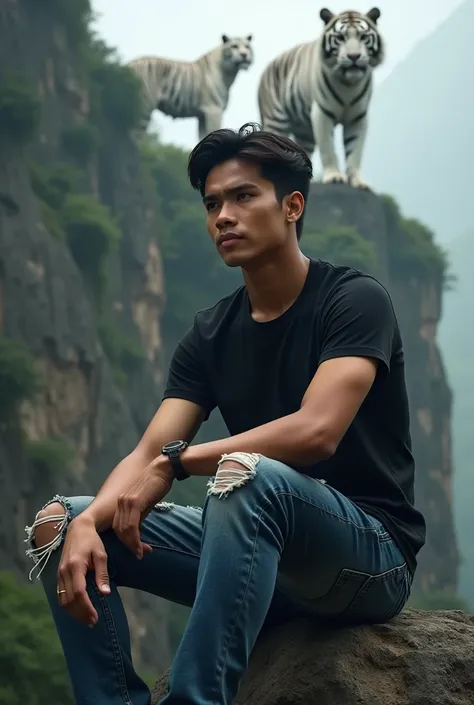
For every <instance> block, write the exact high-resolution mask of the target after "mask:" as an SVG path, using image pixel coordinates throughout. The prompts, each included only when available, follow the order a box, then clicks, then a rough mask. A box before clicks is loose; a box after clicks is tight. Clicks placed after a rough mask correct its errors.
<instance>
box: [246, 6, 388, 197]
mask: <svg viewBox="0 0 474 705" xmlns="http://www.w3.org/2000/svg"><path fill="white" fill-rule="evenodd" d="M320 16H321V19H322V20H323V21H324V23H325V27H324V30H323V33H322V35H321V37H319V38H318V39H317V40H315V41H312V42H306V43H304V44H299V45H298V46H296V47H294V48H293V49H290V50H289V51H287V52H285V53H283V54H281V55H280V56H278V57H276V58H275V59H274V60H273V61H272V62H271V63H270V64H269V65H268V66H267V68H266V69H265V71H264V72H263V74H262V76H261V79H260V85H259V90H258V103H259V109H260V121H261V123H262V127H263V128H264V129H265V130H268V131H270V132H273V133H276V134H280V135H285V136H291V137H293V139H294V140H295V141H296V142H297V143H298V144H299V145H300V146H301V147H302V148H303V149H304V150H305V151H306V153H307V154H308V155H309V156H310V157H311V156H312V154H313V152H314V149H315V146H317V148H318V150H319V153H320V158H321V163H322V167H323V176H322V179H323V182H324V183H330V182H349V183H350V184H351V185H352V186H354V187H358V188H368V184H366V183H365V182H364V181H363V179H362V178H361V176H360V165H361V161H362V154H363V149H364V143H365V138H366V134H367V125H368V118H367V113H368V109H369V105H370V100H371V96H372V80H373V78H372V70H373V69H374V68H375V67H377V66H379V65H380V64H381V63H382V61H383V59H384V44H383V40H382V37H381V35H380V33H379V31H378V28H377V20H378V18H379V17H380V10H378V8H373V9H372V10H370V11H369V12H368V13H367V14H366V15H364V14H362V13H360V12H353V11H347V12H341V13H340V14H337V15H334V14H333V13H332V12H331V11H330V10H327V9H322V10H321V12H320ZM337 124H342V126H343V133H344V149H345V156H346V173H345V174H343V173H342V172H341V171H340V169H339V165H338V160H337V154H336V151H335V147H334V128H335V126H336V125H337Z"/></svg>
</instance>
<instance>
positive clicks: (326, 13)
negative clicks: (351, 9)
mask: <svg viewBox="0 0 474 705" xmlns="http://www.w3.org/2000/svg"><path fill="white" fill-rule="evenodd" d="M319 16H320V17H321V19H322V21H323V22H324V24H328V22H330V21H331V20H332V18H333V17H334V13H333V12H331V10H328V9H327V8H326V7H323V9H322V10H321V12H320V13H319Z"/></svg>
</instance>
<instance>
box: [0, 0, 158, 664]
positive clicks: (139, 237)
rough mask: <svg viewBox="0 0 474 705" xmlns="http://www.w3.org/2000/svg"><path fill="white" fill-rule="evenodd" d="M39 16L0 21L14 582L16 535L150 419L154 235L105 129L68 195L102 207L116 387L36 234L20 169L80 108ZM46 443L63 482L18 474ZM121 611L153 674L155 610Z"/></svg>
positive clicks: (68, 281) (80, 120)
mask: <svg viewBox="0 0 474 705" xmlns="http://www.w3.org/2000/svg"><path fill="white" fill-rule="evenodd" d="M40 5H41V7H40ZM52 7H54V4H51V6H50V7H45V5H44V3H40V4H38V3H33V2H29V1H28V0H21V1H20V0H19V1H18V2H16V3H7V4H6V5H5V4H3V5H2V9H1V10H0V66H1V72H2V73H1V74H0V79H1V82H0V88H1V87H3V86H4V85H5V83H6V82H7V80H8V78H9V76H11V75H22V76H27V77H28V79H29V81H30V83H31V84H32V86H33V88H36V90H37V91H38V93H39V96H40V103H41V111H40V120H39V126H38V130H37V137H36V139H34V140H33V141H32V142H31V143H30V144H29V145H28V146H27V147H24V146H23V145H22V144H20V143H18V142H17V141H16V140H15V139H12V137H11V135H10V134H9V133H8V131H6V130H3V131H2V129H1V128H0V333H1V335H2V336H5V337H6V338H8V339H15V340H20V341H24V342H25V343H26V345H27V348H28V349H29V351H30V352H31V354H32V355H33V356H34V360H35V365H36V368H37V370H38V371H39V372H40V373H41V375H42V378H43V386H42V389H41V391H40V393H39V394H37V395H36V396H35V397H34V399H32V400H31V401H23V402H22V404H21V405H20V415H19V418H20V423H15V420H13V421H7V422H4V423H3V424H2V426H1V430H0V485H1V487H2V492H1V505H2V507H1V512H0V568H2V569H4V568H8V569H14V570H16V571H18V572H21V574H22V575H26V574H27V570H28V569H29V568H30V567H31V564H30V562H29V561H28V562H26V561H25V558H24V548H25V546H24V544H23V539H24V526H25V525H26V524H31V521H32V517H33V514H34V512H35V511H36V510H37V509H38V508H39V507H40V506H41V504H42V503H43V502H45V501H46V500H47V499H49V498H50V497H51V495H52V494H53V493H55V492H58V493H63V494H71V493H74V494H78V493H80V494H93V493H94V492H95V491H96V490H97V489H98V487H99V486H100V485H101V484H102V482H103V480H104V479H105V477H106V476H107V474H108V473H109V472H110V471H111V469H112V468H113V467H114V466H115V465H116V464H117V463H118V462H119V461H120V460H121V459H122V458H123V457H124V456H125V455H126V454H127V453H128V452H130V450H132V448H133V447H134V445H135V443H136V441H137V439H138V437H139V435H141V433H142V432H143V430H144V428H145V425H146V424H147V423H148V422H149V420H150V419H151V417H152V415H153V413H154V411H155V410H156V407H157V403H158V402H159V399H160V385H161V381H162V373H163V366H162V362H161V355H162V349H161V348H162V345H161V337H160V326H159V319H160V314H161V310H162V307H163V302H164V290H163V276H162V265H161V258H160V253H159V250H158V247H157V244H156V232H157V230H158V227H159V226H158V224H157V221H156V213H155V206H154V197H153V196H152V194H151V192H150V188H149V184H148V183H147V181H146V179H145V178H144V176H143V174H142V168H141V162H140V158H139V155H138V153H137V150H136V148H135V146H134V145H133V144H132V142H131V141H130V140H129V138H128V137H127V136H126V134H125V132H122V133H120V132H119V131H117V130H115V131H114V128H113V126H112V127H111V128H110V130H109V132H108V133H103V134H102V140H101V144H100V148H99V149H98V150H97V153H96V154H95V155H94V158H92V159H91V160H90V163H89V164H87V166H86V167H85V168H84V169H83V171H82V172H81V179H82V183H81V187H82V190H83V191H85V192H88V193H89V194H92V195H94V196H96V197H97V199H98V200H100V201H102V203H103V204H106V205H107V206H110V210H111V214H112V215H113V216H114V217H115V219H116V221H117V222H118V223H119V228H120V241H119V244H118V247H117V248H116V249H115V251H114V252H113V254H112V255H111V257H110V260H109V264H108V267H107V278H108V281H109V287H108V289H107V294H106V296H105V305H104V306H103V311H105V312H106V313H107V316H108V318H107V321H108V322H109V325H112V326H113V331H114V332H115V333H116V335H119V336H122V337H123V338H124V339H125V338H126V340H127V343H129V344H130V345H132V344H133V345H134V346H135V348H136V349H137V350H138V351H139V353H137V354H136V355H134V358H133V363H134V364H133V365H129V367H128V369H127V371H126V372H127V373H126V375H123V379H122V380H118V378H117V374H115V370H114V367H113V364H111V360H110V355H108V354H106V353H105V352H104V345H103V344H102V340H101V337H100V336H99V333H98V330H99V326H98V322H97V319H98V316H97V311H96V307H95V305H94V301H93V300H92V299H93V297H91V292H90V288H89V287H88V284H87V280H86V278H85V277H84V276H82V273H81V271H80V268H79V267H78V265H77V262H76V261H75V259H74V257H73V255H72V253H71V249H70V247H68V246H67V244H66V243H65V242H63V241H61V239H58V238H55V237H54V236H52V233H51V230H50V229H48V227H47V226H45V224H44V222H45V221H44V217H43V213H42V211H41V205H42V204H41V202H40V201H39V200H38V198H37V197H36V195H35V192H34V191H33V188H32V180H31V170H30V167H31V163H32V162H34V164H35V166H36V167H39V168H41V167H48V166H50V165H51V164H53V163H63V162H64V161H65V160H66V159H67V155H66V152H65V148H64V134H65V130H67V128H70V127H71V126H76V125H82V124H84V122H85V121H86V120H87V119H88V117H89V112H90V106H91V100H90V93H89V86H88V85H87V83H86V81H85V77H84V71H83V69H82V68H81V63H80V61H79V57H78V55H77V54H76V53H75V46H74V44H71V41H70V35H68V30H67V28H66V27H65V25H64V22H62V21H61V18H60V17H58V15H57V14H56V13H55V12H53V10H52ZM121 339H122V338H120V340H121ZM51 439H55V440H57V439H61V440H62V441H67V442H69V443H70V444H71V445H72V447H73V448H74V455H73V458H72V460H71V462H70V464H69V466H68V471H67V472H66V471H64V472H59V473H56V474H54V473H53V474H48V473H45V472H43V473H41V468H44V466H41V465H40V466H38V464H37V463H36V464H35V463H33V462H32V459H31V453H28V451H27V448H28V447H30V448H31V447H32V444H34V443H35V442H42V441H46V442H48V441H50V440H51ZM37 447H38V446H37ZM42 447H44V446H42ZM126 600H127V601H126V605H127V607H128V608H129V610H130V615H131V618H132V622H133V624H134V625H135V629H133V635H134V638H135V644H134V646H135V654H136V657H137V660H138V661H139V662H140V661H141V660H142V659H145V660H146V657H147V654H146V646H145V644H146V643H147V642H148V643H150V641H151V640H150V639H148V637H150V636H152V637H153V639H152V645H153V650H154V654H153V662H154V663H156V659H157V658H158V659H162V660H163V664H166V663H167V662H168V657H169V654H168V645H167V640H166V636H165V635H166V630H165V629H163V626H164V613H163V608H162V606H161V604H160V603H158V602H157V601H156V600H153V601H152V604H153V607H152V608H151V607H150V602H149V599H148V597H146V596H140V597H134V598H133V601H132V598H131V597H129V596H126ZM150 610H151V611H152V618H150ZM150 646H151V644H150Z"/></svg>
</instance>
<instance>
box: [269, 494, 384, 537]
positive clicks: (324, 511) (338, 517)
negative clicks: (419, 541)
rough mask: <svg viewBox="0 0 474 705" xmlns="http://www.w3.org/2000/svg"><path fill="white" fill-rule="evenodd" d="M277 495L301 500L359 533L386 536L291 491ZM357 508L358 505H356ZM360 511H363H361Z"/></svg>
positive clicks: (371, 527) (373, 527)
mask: <svg viewBox="0 0 474 705" xmlns="http://www.w3.org/2000/svg"><path fill="white" fill-rule="evenodd" d="M275 494H276V495H277V496H280V495H288V496H289V497H293V498H294V499H299V500H300V501H302V502H306V504H309V505H310V506H311V507H314V508H315V509H318V510H319V511H320V512H323V513H324V514H328V515H329V516H332V517H334V518H335V519H338V520H339V521H343V522H345V523H346V524H352V526H354V527H355V528H356V529H357V530H358V531H371V532H373V533H374V534H376V535H377V536H380V535H381V536H382V537H383V536H384V534H378V532H377V529H376V527H375V526H360V525H359V524H356V523H355V521H353V520H352V519H346V518H345V517H342V516H341V515H340V514H335V513H334V512H332V511H331V510H330V509H327V508H326V507H322V506H321V505H320V504H317V503H315V502H313V501H312V500H310V499H307V498H306V497H301V496H300V495H298V494H295V493H294V492H290V491H288V490H281V491H280V490H275ZM264 499H265V501H266V502H267V503H268V504H271V500H270V498H269V497H267V496H266V495H265V496H264ZM355 506H357V505H355ZM360 511H363V510H362V509H360ZM367 516H369V515H367ZM372 518H373V517H372ZM377 521H378V520H377ZM384 533H385V532H384ZM387 533H388V532H387ZM390 538H392V537H390ZM392 540H393V539H392Z"/></svg>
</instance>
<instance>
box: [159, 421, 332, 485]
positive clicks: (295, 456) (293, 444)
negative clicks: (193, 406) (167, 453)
mask: <svg viewBox="0 0 474 705" xmlns="http://www.w3.org/2000/svg"><path fill="white" fill-rule="evenodd" d="M234 451H242V452H246V453H260V454H261V455H265V456H268V457H270V458H272V459H274V460H279V461H281V462H282V463H286V464H287V465H290V466H295V467H305V466H309V465H312V464H314V463H316V462H318V461H320V460H325V459H326V458H329V457H330V456H331V455H332V453H333V452H334V449H333V448H331V447H329V444H328V443H327V441H326V435H325V433H323V431H322V429H321V430H318V428H317V427H316V425H315V423H314V420H313V419H312V418H308V415H307V414H306V412H304V411H302V410H300V411H298V412H296V413H294V414H290V415H288V416H283V417H282V418H279V419H276V420H275V421H270V422H269V423H266V424H264V425H262V426H257V427H256V428H253V429H250V430H249V431H245V432H244V433H239V434H238V435H236V436H230V437H229V438H222V439H219V440H217V441H211V442H209V443H200V444H199V445H193V446H189V448H187V449H186V450H185V451H184V452H183V453H182V454H181V462H182V464H183V467H184V468H185V470H186V471H187V472H188V473H189V474H190V475H214V473H215V471H216V467H217V463H218V461H219V460H220V458H221V456H222V455H224V454H225V453H232V452H234ZM158 462H159V464H160V462H161V464H162V467H163V466H164V465H166V462H167V461H166V460H165V459H162V460H161V461H158Z"/></svg>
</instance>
